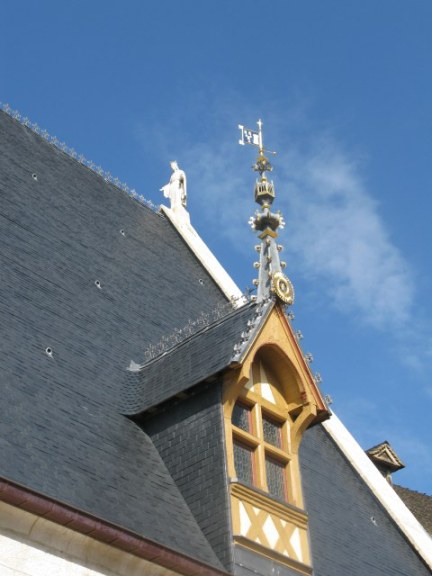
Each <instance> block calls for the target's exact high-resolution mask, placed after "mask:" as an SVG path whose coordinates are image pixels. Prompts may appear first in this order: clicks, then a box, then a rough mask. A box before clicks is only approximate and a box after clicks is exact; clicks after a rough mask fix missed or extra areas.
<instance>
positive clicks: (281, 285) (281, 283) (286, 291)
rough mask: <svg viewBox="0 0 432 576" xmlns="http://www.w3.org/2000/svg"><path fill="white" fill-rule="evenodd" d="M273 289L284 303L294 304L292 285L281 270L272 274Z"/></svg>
mask: <svg viewBox="0 0 432 576" xmlns="http://www.w3.org/2000/svg"><path fill="white" fill-rule="evenodd" d="M272 284H273V291H274V292H275V294H276V296H277V297H278V298H280V299H281V300H282V302H285V304H290V305H291V304H294V286H293V285H292V283H291V280H290V279H289V278H287V277H286V276H285V274H283V273H282V272H276V273H275V274H273V280H272Z"/></svg>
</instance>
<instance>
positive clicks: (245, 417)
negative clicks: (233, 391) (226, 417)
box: [232, 403, 252, 432]
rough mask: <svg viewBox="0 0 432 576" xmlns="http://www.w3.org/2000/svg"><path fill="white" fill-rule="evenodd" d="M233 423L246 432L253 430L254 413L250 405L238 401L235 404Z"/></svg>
mask: <svg viewBox="0 0 432 576" xmlns="http://www.w3.org/2000/svg"><path fill="white" fill-rule="evenodd" d="M232 423H233V424H234V426H237V428H240V429H241V430H244V431H245V432H251V431H252V414H251V409H250V408H249V407H248V406H244V405H243V404H239V403H237V404H236V405H235V406H234V410H233V415H232Z"/></svg>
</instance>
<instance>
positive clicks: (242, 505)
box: [223, 304, 327, 574]
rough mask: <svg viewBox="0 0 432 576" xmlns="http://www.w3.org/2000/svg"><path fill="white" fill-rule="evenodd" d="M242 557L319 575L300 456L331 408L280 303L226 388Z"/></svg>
mask: <svg viewBox="0 0 432 576" xmlns="http://www.w3.org/2000/svg"><path fill="white" fill-rule="evenodd" d="M223 410H224V421H225V438H226V454H227V473H228V480H229V493H230V504H231V521H232V534H233V545H234V557H235V558H236V559H237V560H236V562H239V561H240V560H239V559H238V558H239V557H240V558H241V557H242V556H243V555H245V554H246V555H247V554H254V555H259V556H261V557H263V558H267V560H269V561H271V562H275V563H276V565H279V566H280V565H283V566H286V567H287V568H289V569H291V570H294V571H295V572H294V573H299V574H309V573H311V556H310V550H309V542H308V519H307V514H306V512H305V510H304V502H303V494H302V486H301V477H300V469H299V461H298V450H299V446H300V442H301V438H302V434H303V431H304V430H305V429H306V428H307V427H308V426H311V425H313V424H315V423H317V422H319V421H321V420H323V419H324V418H326V417H327V410H326V407H325V404H324V402H323V400H322V398H321V395H320V393H319V391H318V389H317V387H316V384H315V382H314V380H313V378H312V375H311V374H310V371H309V368H308V367H307V364H306V363H305V361H304V358H303V355H302V353H301V351H300V348H299V346H298V343H297V341H296V338H295V336H294V334H293V332H292V330H291V327H290V325H289V322H288V321H287V319H286V317H285V315H284V313H283V310H282V308H281V307H280V305H278V304H277V305H276V306H274V307H273V308H272V310H271V311H270V313H269V315H268V317H267V319H265V321H264V322H263V325H262V327H261V330H260V332H259V334H258V335H257V336H256V339H255V341H254V342H253V344H252V345H251V346H250V348H249V350H248V351H247V354H246V356H245V358H244V360H243V361H242V363H241V365H240V366H238V367H235V368H232V369H230V370H228V371H227V372H226V373H225V376H224V384H223Z"/></svg>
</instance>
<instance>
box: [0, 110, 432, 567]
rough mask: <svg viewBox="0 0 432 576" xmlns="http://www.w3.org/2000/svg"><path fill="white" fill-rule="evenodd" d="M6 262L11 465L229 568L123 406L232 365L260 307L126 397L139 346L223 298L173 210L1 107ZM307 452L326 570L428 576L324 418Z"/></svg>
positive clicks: (1, 449)
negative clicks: (170, 215) (145, 201)
mask: <svg viewBox="0 0 432 576" xmlns="http://www.w3.org/2000/svg"><path fill="white" fill-rule="evenodd" d="M33 174H35V175H36V176H37V179H35V178H33V177H32V175H33ZM120 230H123V231H124V235H123V234H121V233H120ZM0 267H1V268H0V269H1V280H0V386H1V394H2V403H1V417H0V476H1V477H3V478H5V479H7V480H10V481H12V482H15V483H17V484H20V485H22V486H24V487H27V488H29V489H32V490H34V491H36V492H39V493H41V494H45V495H47V496H49V497H51V498H53V499H56V500H58V501H60V502H64V503H66V504H68V505H70V506H72V507H74V508H77V509H80V510H83V511H85V512H88V513H90V514H92V515H94V516H95V517H97V518H100V519H104V520H107V521H108V522H111V523H113V524H116V525H118V526H120V527H125V528H127V529H129V530H131V531H133V532H136V533H137V534H139V535H142V536H145V537H146V538H150V539H153V540H155V541H157V542H160V543H161V544H164V545H165V546H167V547H169V548H171V549H175V550H179V551H181V552H182V553H183V554H187V555H190V556H192V557H194V558H196V559H198V560H201V561H202V562H205V563H208V564H210V565H213V566H217V567H219V568H220V567H221V564H220V562H219V561H218V559H217V558H216V555H215V553H214V551H213V550H212V549H211V547H210V545H209V543H208V541H207V540H206V538H205V537H204V536H203V534H202V532H201V530H200V528H199V527H198V524H197V522H196V520H195V518H194V517H193V515H192V513H191V511H190V509H189V508H188V506H187V504H186V502H185V500H184V499H183V497H182V495H181V493H180V492H179V490H178V487H177V486H176V484H175V482H174V481H173V479H172V478H171V476H170V474H169V472H168V470H167V468H166V466H165V464H164V462H163V461H162V459H161V457H160V454H159V453H158V451H157V450H156V448H155V446H154V445H153V443H152V441H151V440H150V438H149V437H148V436H147V435H146V434H145V433H144V431H143V430H142V428H141V427H139V426H138V425H137V424H135V423H134V422H133V421H132V420H131V419H129V418H127V417H125V416H124V415H123V414H122V413H121V411H122V410H123V411H125V412H127V413H130V414H132V413H135V412H139V411H141V410H144V409H146V408H148V407H149V406H152V405H154V403H158V402H160V401H163V400H164V399H166V398H168V397H171V396H172V395H174V394H177V393H178V392H180V391H183V390H186V389H187V388H189V387H191V386H193V385H196V384H197V383H198V382H199V381H201V380H202V379H205V378H206V377H208V376H209V375H211V374H214V373H217V372H218V371H220V370H221V369H223V368H224V367H225V366H227V365H228V363H229V362H230V360H231V357H232V352H233V346H234V344H235V343H236V342H237V338H238V335H239V333H241V332H242V329H243V326H244V325H245V323H246V324H247V321H248V319H250V318H251V317H252V316H253V315H254V313H255V311H256V308H255V306H254V305H247V306H245V307H243V308H241V309H239V310H238V311H235V312H233V313H231V314H229V315H227V316H226V317H225V318H223V319H221V321H218V322H216V323H214V324H212V325H211V326H209V327H208V328H206V329H203V330H202V331H201V333H200V334H198V333H197V334H196V335H194V336H192V337H190V338H188V339H187V340H185V341H184V342H182V343H180V344H179V345H178V346H176V347H175V348H173V349H172V350H170V351H169V352H168V353H166V354H164V356H161V357H160V358H157V359H155V360H154V361H153V362H149V363H148V364H146V365H145V366H143V367H142V369H141V370H140V371H139V372H137V373H135V375H133V373H130V374H129V376H130V377H132V381H133V382H134V383H133V385H132V387H131V388H130V389H129V392H128V394H126V395H125V388H124V386H125V384H126V382H125V378H126V377H127V373H126V370H125V369H126V367H127V366H128V365H129V363H130V360H131V359H138V360H139V359H140V358H142V357H143V352H144V350H145V349H146V348H147V347H148V345H149V344H151V343H156V342H158V341H159V340H160V339H161V337H162V336H167V335H169V334H171V333H172V332H173V330H174V329H176V328H179V327H182V326H184V325H185V324H187V322H188V321H189V320H194V319H195V318H197V317H198V316H199V315H200V314H201V313H202V312H203V311H204V312H205V311H209V310H213V309H215V308H216V307H218V306H221V305H222V304H224V303H226V299H225V297H224V296H223V294H222V292H221V291H220V289H219V288H218V286H217V285H216V284H215V283H214V281H213V280H212V278H211V277H210V276H209V275H208V274H207V273H206V271H205V270H204V269H203V267H202V266H201V265H200V264H199V262H198V261H197V259H196V258H195V257H194V256H193V254H192V253H191V252H190V250H189V249H188V248H187V246H186V245H185V244H184V242H183V240H182V239H181V237H180V236H179V235H178V233H177V232H176V231H175V230H174V229H173V228H172V226H171V224H170V223H169V222H168V221H167V220H165V219H164V218H163V217H161V216H160V215H158V214H156V213H154V212H153V211H151V210H150V209H148V208H146V207H144V206H142V205H141V204H138V203H137V202H135V201H134V200H132V199H131V198H130V197H128V196H127V195H126V194H125V193H124V192H123V191H121V190H119V189H118V188H116V187H115V186H113V185H111V184H109V183H107V182H106V181H104V180H103V179H102V178H101V177H99V176H97V175H96V174H95V173H93V172H92V171H90V170H89V169H88V168H86V167H84V166H83V165H81V164H79V163H78V162H77V161H75V160H73V159H71V158H70V157H68V156H66V155H65V154H64V153H62V152H61V151H60V150H58V149H56V148H54V147H53V146H52V145H50V144H49V143H47V142H45V141H44V140H43V139H42V138H40V137H39V136H37V135H35V134H34V133H33V132H31V131H30V130H28V129H27V128H25V127H23V126H22V125H20V124H19V123H18V122H16V121H15V120H13V119H11V118H10V117H9V116H7V115H6V114H4V113H3V112H0ZM96 280H99V282H100V285H101V288H97V287H96V285H95V281H96ZM47 347H50V348H52V350H53V356H52V357H50V356H49V355H47V354H46V352H45V350H46V348H47ZM192 355H193V359H192ZM187 358H189V361H187V362H186V363H185V359H187ZM156 373H157V377H156ZM300 462H301V467H302V479H303V485H304V492H305V502H306V508H307V511H308V513H309V522H310V540H311V548H312V554H313V563H314V575H315V576H329V575H331V576H345V575H346V574H350V576H364V574H365V573H367V574H368V575H369V576H394V575H395V574H398V575H399V576H403V575H405V576H426V575H428V574H429V573H430V571H429V569H428V568H426V567H425V565H424V564H423V563H422V561H421V560H420V558H419V556H418V555H417V554H416V553H415V552H414V551H413V549H412V548H411V546H410V545H409V544H408V542H407V541H406V540H405V539H404V537H403V535H402V534H401V532H400V531H399V530H398V528H397V527H396V525H395V524H393V522H392V521H391V520H390V519H389V517H388V516H387V514H386V513H385V511H384V510H383V508H382V506H381V505H380V504H379V503H378V502H377V500H376V499H375V497H374V496H373V495H372V493H371V492H370V490H369V489H368V487H367V486H366V485H365V484H364V483H363V482H362V480H361V479H360V478H359V476H358V474H356V473H355V471H354V470H353V469H352V468H351V466H350V465H349V464H348V463H347V461H346V459H345V457H344V456H343V454H342V453H341V452H340V451H339V450H338V449H337V447H336V445H335V444H334V442H333V441H332V439H331V438H330V437H329V435H328V434H327V433H326V431H325V429H324V428H323V427H322V426H321V425H318V426H315V427H314V428H313V429H310V430H308V431H306V433H305V438H304V440H303V442H302V446H301V450H300Z"/></svg>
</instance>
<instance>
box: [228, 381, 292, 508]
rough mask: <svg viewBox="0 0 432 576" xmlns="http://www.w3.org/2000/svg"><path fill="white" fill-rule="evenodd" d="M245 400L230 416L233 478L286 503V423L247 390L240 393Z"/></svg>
mask: <svg viewBox="0 0 432 576" xmlns="http://www.w3.org/2000/svg"><path fill="white" fill-rule="evenodd" d="M245 396H246V397H247V400H246V399H245V402H244V403H243V401H241V402H237V403H236V404H235V405H234V408H233V411H232V416H231V424H232V432H233V452H234V468H235V476H236V478H237V479H238V480H239V481H240V482H243V483H244V484H247V485H249V486H256V487H257V488H260V489H261V490H265V491H266V492H268V493H269V494H270V495H271V496H273V497H275V498H277V499H279V500H287V499H288V490H287V480H286V477H287V469H288V466H289V454H288V452H287V447H288V444H289V442H288V439H287V438H286V436H287V433H288V432H287V430H288V423H287V422H286V421H284V420H283V415H282V414H283V412H281V410H280V408H279V407H278V406H277V405H275V406H274V407H271V406H270V405H269V403H268V402H266V401H265V400H263V399H262V398H261V397H260V396H259V395H257V394H254V393H253V392H251V391H250V390H248V391H244V392H243V397H245ZM251 401H253V403H252V402H251ZM246 402H250V403H246ZM263 406H264V407H263ZM272 412H273V413H272ZM285 414H286V413H285ZM285 418H286V415H285Z"/></svg>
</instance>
